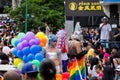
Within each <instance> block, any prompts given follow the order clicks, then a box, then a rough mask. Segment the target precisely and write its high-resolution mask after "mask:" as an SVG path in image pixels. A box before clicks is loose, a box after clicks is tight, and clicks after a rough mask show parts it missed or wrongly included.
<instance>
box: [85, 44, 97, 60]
mask: <svg viewBox="0 0 120 80" xmlns="http://www.w3.org/2000/svg"><path fill="white" fill-rule="evenodd" d="M87 51H88V52H87V54H86V57H87V58H89V57H95V54H94V48H93V45H92V44H91V43H88V45H87Z"/></svg>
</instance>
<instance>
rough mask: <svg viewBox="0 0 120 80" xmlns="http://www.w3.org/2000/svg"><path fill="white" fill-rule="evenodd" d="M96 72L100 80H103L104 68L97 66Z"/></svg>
mask: <svg viewBox="0 0 120 80" xmlns="http://www.w3.org/2000/svg"><path fill="white" fill-rule="evenodd" d="M95 71H96V72H97V74H98V80H102V77H103V72H102V66H101V65H96V66H95Z"/></svg>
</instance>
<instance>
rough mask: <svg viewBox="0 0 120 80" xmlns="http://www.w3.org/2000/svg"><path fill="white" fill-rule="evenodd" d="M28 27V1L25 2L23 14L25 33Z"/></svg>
mask: <svg viewBox="0 0 120 80" xmlns="http://www.w3.org/2000/svg"><path fill="white" fill-rule="evenodd" d="M27 27H28V0H26V13H25V33H26V32H27Z"/></svg>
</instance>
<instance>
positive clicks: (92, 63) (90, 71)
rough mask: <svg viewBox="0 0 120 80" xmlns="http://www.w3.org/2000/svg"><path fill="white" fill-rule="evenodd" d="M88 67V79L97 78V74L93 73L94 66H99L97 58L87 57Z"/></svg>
mask: <svg viewBox="0 0 120 80" xmlns="http://www.w3.org/2000/svg"><path fill="white" fill-rule="evenodd" d="M89 63H90V65H89V67H88V75H89V78H91V77H98V74H97V72H96V71H95V66H96V65H98V64H99V62H98V58H96V57H89Z"/></svg>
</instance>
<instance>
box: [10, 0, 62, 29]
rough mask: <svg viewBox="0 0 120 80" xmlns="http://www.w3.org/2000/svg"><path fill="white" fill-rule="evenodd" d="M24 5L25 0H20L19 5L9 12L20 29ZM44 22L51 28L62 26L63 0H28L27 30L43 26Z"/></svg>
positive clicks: (22, 26) (23, 19)
mask: <svg viewBox="0 0 120 80" xmlns="http://www.w3.org/2000/svg"><path fill="white" fill-rule="evenodd" d="M25 5H26V3H25V0H22V3H21V5H20V7H18V8H16V9H15V10H11V11H10V12H9V13H10V15H11V16H12V17H13V18H14V19H15V20H16V21H17V23H18V27H19V29H20V30H22V31H23V30H24V26H25ZM45 22H47V23H48V25H49V26H50V28H51V29H52V30H57V29H58V28H60V27H61V26H63V23H64V0H28V30H30V29H32V28H35V29H36V28H37V27H38V26H42V27H44V23H45Z"/></svg>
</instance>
